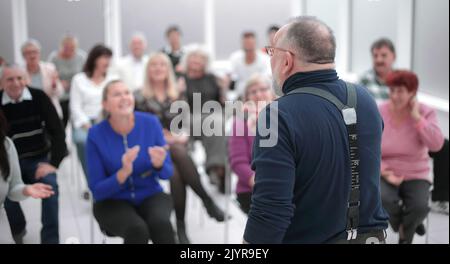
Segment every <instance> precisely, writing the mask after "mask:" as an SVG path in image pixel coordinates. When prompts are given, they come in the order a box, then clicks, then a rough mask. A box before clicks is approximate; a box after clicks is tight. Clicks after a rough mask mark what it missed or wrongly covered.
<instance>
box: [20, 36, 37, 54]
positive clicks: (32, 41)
mask: <svg viewBox="0 0 450 264" xmlns="http://www.w3.org/2000/svg"><path fill="white" fill-rule="evenodd" d="M28 46H35V47H36V48H37V49H38V50H39V51H41V50H42V46H41V43H39V41H37V40H35V39H29V40H27V41H25V43H23V44H22V47H21V48H20V50H21V51H22V53H23V52H24V50H25V49H26V48H27V47H28Z"/></svg>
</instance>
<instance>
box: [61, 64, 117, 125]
mask: <svg viewBox="0 0 450 264" xmlns="http://www.w3.org/2000/svg"><path fill="white" fill-rule="evenodd" d="M115 79H117V77H116V76H115V75H111V74H108V75H107V76H106V78H105V80H103V82H102V83H100V84H98V85H97V84H95V83H94V82H92V81H91V80H90V79H89V78H88V77H87V75H86V73H84V72H80V73H78V74H76V75H75V76H74V77H73V79H72V85H71V88H70V113H71V115H72V121H73V125H74V127H75V128H80V127H82V126H83V125H84V124H87V123H90V121H91V120H94V119H98V118H99V116H100V114H101V112H102V93H103V89H104V88H105V86H106V85H107V84H108V83H109V82H110V81H112V80H115Z"/></svg>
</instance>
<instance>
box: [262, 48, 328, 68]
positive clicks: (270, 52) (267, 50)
mask: <svg viewBox="0 0 450 264" xmlns="http://www.w3.org/2000/svg"><path fill="white" fill-rule="evenodd" d="M265 48H266V53H267V55H269V56H270V57H272V56H273V54H274V53H275V50H276V49H277V50H281V51H284V52H289V53H291V54H292V56H294V57H295V56H296V54H295V53H294V52H292V51H290V50H287V49H282V48H278V47H273V46H265ZM307 62H309V63H315V64H329V63H334V59H331V58H323V59H321V60H308V61H307Z"/></svg>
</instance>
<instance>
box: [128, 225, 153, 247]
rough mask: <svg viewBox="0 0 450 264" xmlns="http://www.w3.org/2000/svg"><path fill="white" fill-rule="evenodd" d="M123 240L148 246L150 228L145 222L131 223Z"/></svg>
mask: <svg viewBox="0 0 450 264" xmlns="http://www.w3.org/2000/svg"><path fill="white" fill-rule="evenodd" d="M123 238H124V239H125V241H133V243H144V244H146V243H148V240H149V238H150V235H149V230H148V227H147V225H146V224H145V222H144V221H142V222H134V223H129V224H128V225H127V226H126V227H125V230H124V234H123Z"/></svg>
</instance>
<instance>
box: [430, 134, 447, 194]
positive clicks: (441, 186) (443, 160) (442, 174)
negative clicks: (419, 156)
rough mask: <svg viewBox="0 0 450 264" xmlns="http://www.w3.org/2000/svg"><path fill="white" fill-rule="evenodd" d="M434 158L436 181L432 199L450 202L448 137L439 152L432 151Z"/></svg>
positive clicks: (431, 155) (431, 154)
mask: <svg viewBox="0 0 450 264" xmlns="http://www.w3.org/2000/svg"><path fill="white" fill-rule="evenodd" d="M429 154H430V157H431V158H433V174H434V183H433V191H432V193H431V200H433V201H439V202H448V196H449V195H448V194H449V181H448V180H449V179H448V178H449V177H448V175H449V170H448V165H449V164H448V139H446V140H445V142H444V146H443V147H442V149H441V150H439V151H438V152H434V153H432V152H430V153H429Z"/></svg>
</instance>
